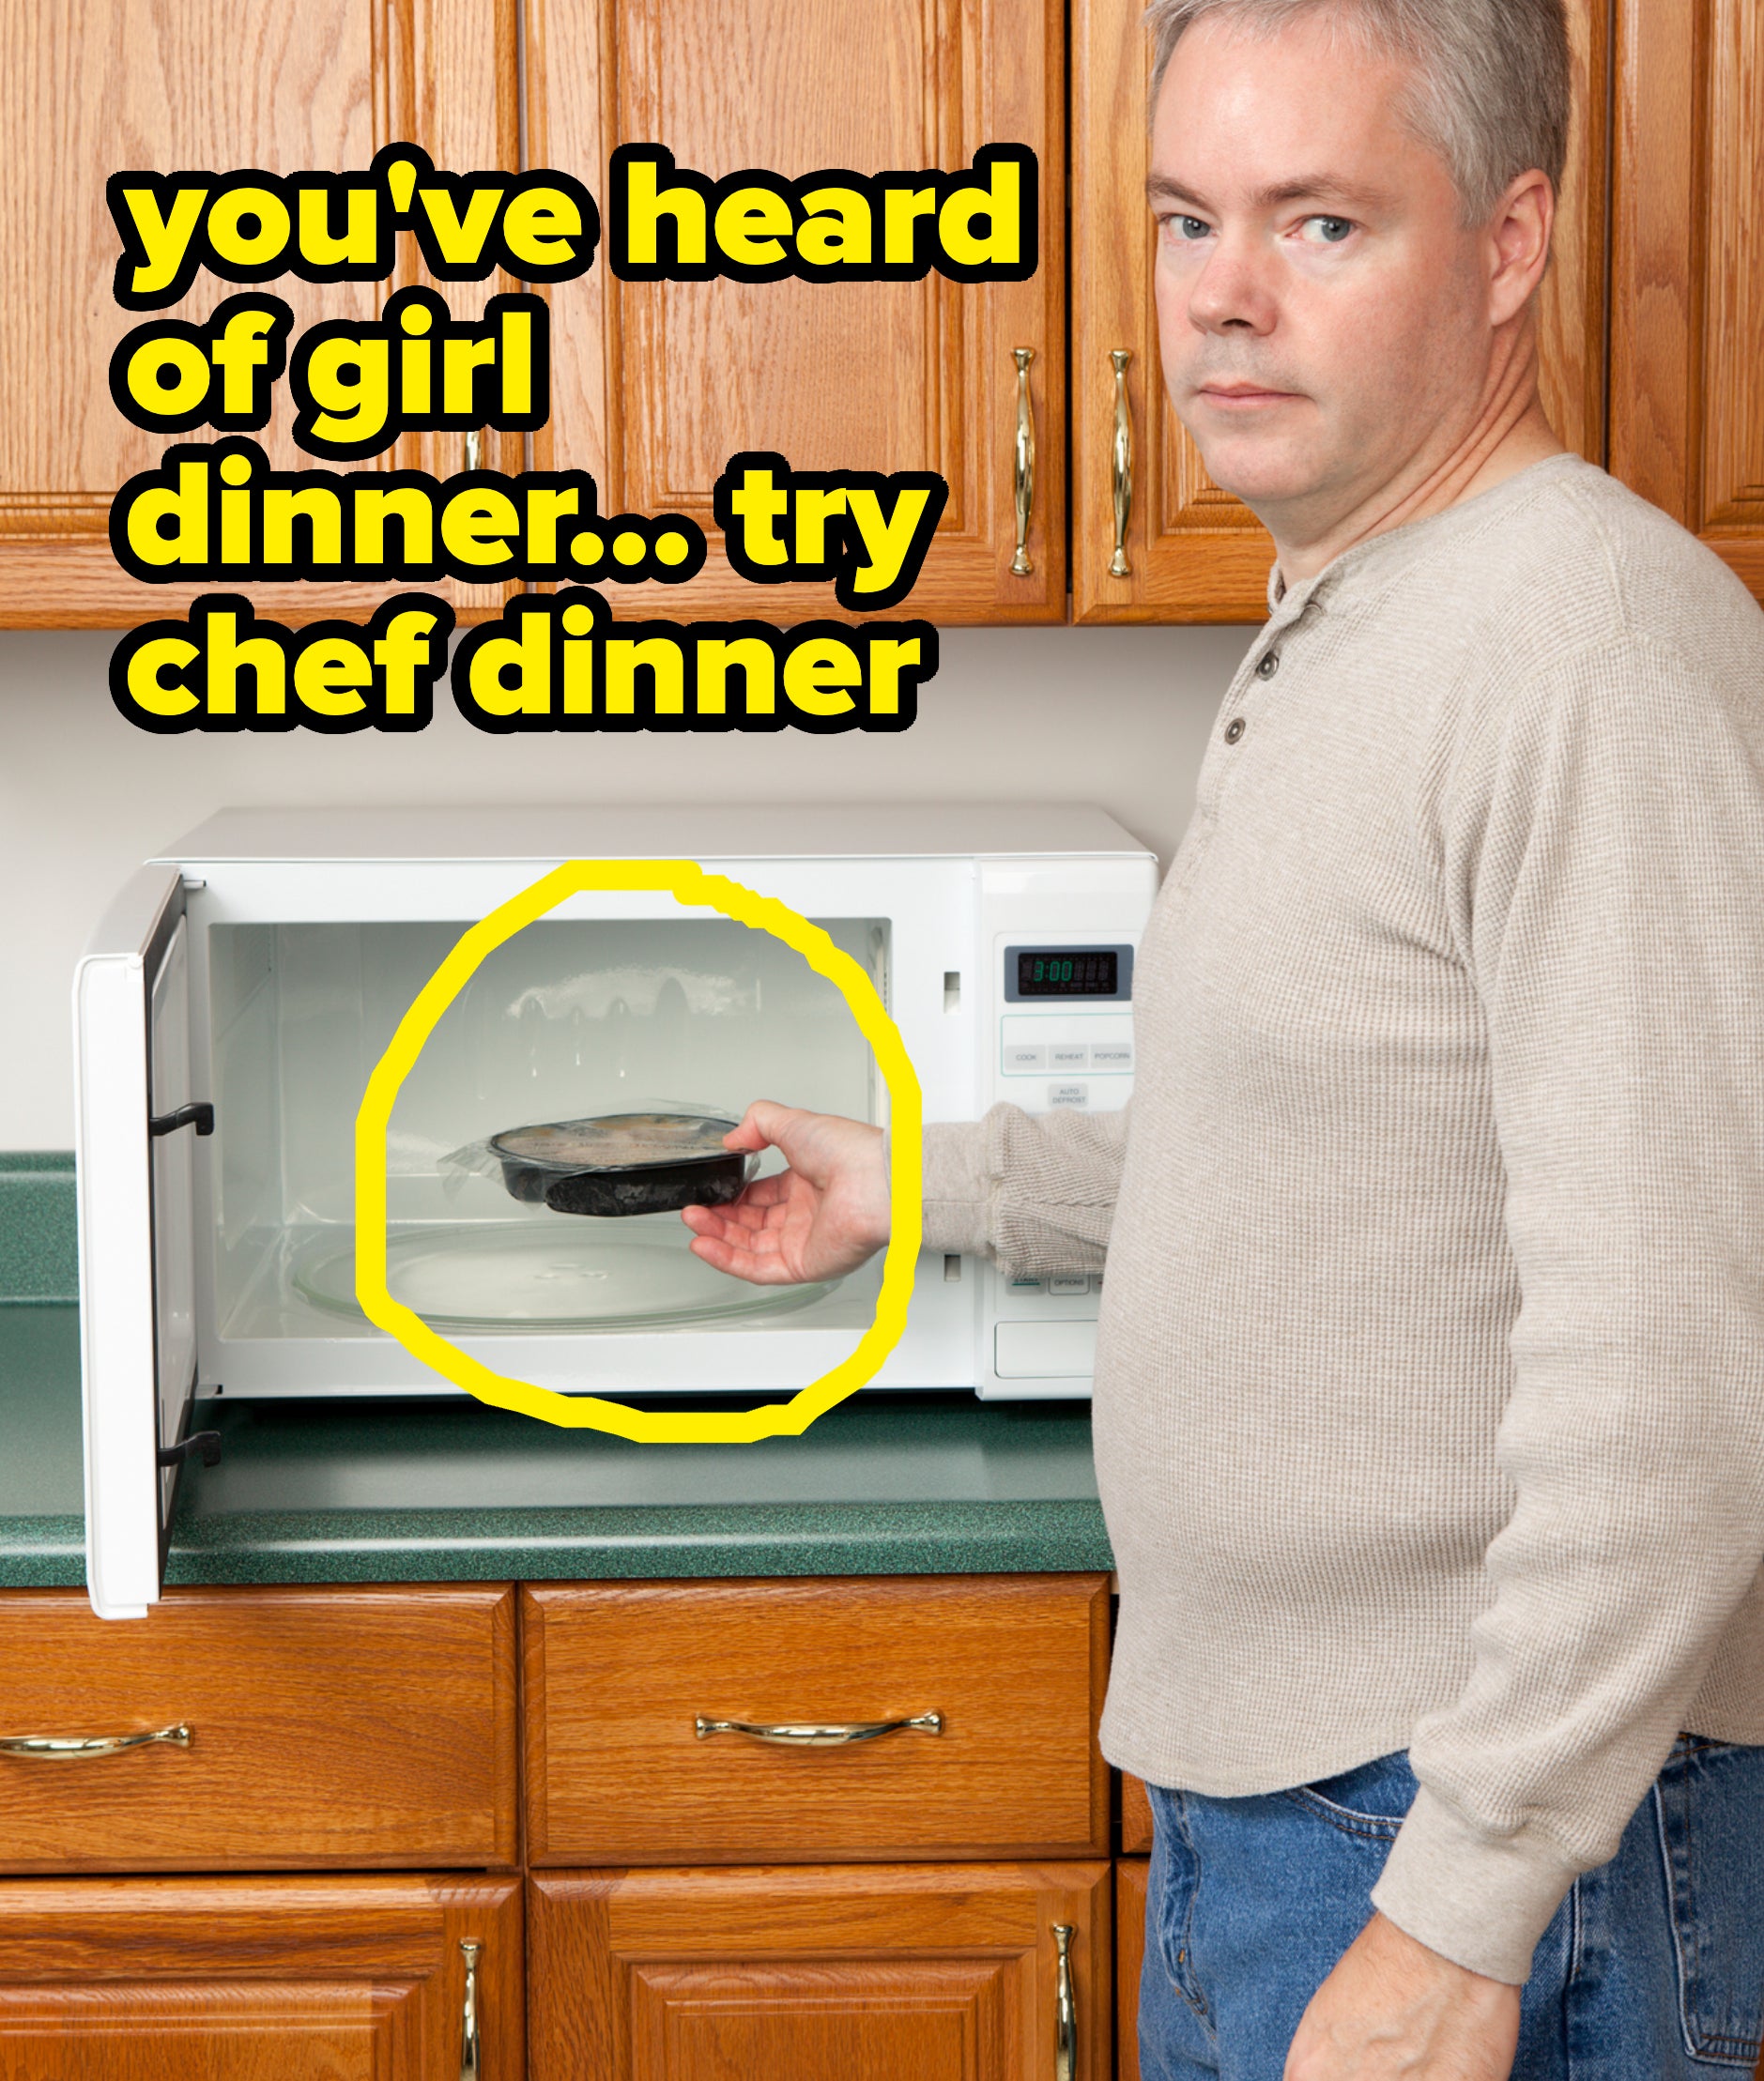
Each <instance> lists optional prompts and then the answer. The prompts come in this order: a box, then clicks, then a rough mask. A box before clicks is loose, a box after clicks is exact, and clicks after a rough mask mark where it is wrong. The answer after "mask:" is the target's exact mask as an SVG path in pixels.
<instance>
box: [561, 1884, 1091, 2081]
mask: <svg viewBox="0 0 1764 2081" xmlns="http://www.w3.org/2000/svg"><path fill="white" fill-rule="evenodd" d="M529 1889H530V1890H529V1896H528V1945H529V1960H530V1965H529V2003H528V2009H529V2025H530V2028H531V2033H532V2046H531V2065H530V2069H529V2072H530V2074H531V2081H577V2077H579V2076H582V2075H589V2074H591V2075H593V2076H594V2077H595V2081H749V2077H753V2081H758V2077H759V2076H763V2077H764V2081H1064V2076H1065V2075H1066V2073H1070V2074H1071V2076H1072V2081H1110V2072H1111V2068H1110V2032H1111V2023H1112V2015H1111V2011H1112V2006H1113V2000H1112V1996H1113V1984H1112V1975H1111V1972H1110V1942H1109V1937H1110V1930H1109V1922H1110V1873H1109V1867H1108V1866H1107V1865H1106V1864H1067V1863H1046V1864H869V1865H863V1866H851V1867H845V1868H832V1867H828V1866H824V1865H821V1866H816V1865H810V1866H804V1865H790V1866H780V1865H769V1866H762V1867H752V1866H745V1867H744V1866H735V1867H729V1866H723V1867H720V1868H717V1869H705V1868H699V1869H698V1870H694V1871H653V1870H645V1871H612V1872H608V1871H602V1872H547V1873H545V1874H543V1875H539V1876H535V1877H533V1878H532V1879H530V1880H529ZM1063 1931H1064V1932H1069V1935H1066V1936H1062V1934H1061V1933H1062V1932H1063Z"/></svg>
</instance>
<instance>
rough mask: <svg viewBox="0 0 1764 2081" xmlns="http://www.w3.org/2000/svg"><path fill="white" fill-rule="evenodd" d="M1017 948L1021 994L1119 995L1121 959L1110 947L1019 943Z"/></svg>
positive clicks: (1050, 995) (1021, 995) (1041, 995)
mask: <svg viewBox="0 0 1764 2081" xmlns="http://www.w3.org/2000/svg"><path fill="white" fill-rule="evenodd" d="M1016 951H1017V995H1018V996H1019V997H1020V998H1022V997H1118V996H1119V995H1120V962H1119V957H1118V956H1117V954H1116V952H1115V949H1114V948H1113V947H1085V948H1077V947H1072V948H1047V947H1019V948H1018V949H1017V950H1016Z"/></svg>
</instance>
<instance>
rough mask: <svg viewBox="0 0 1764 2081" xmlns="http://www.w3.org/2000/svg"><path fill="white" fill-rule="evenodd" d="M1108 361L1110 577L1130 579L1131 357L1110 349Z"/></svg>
mask: <svg viewBox="0 0 1764 2081" xmlns="http://www.w3.org/2000/svg"><path fill="white" fill-rule="evenodd" d="M1109 359H1110V360H1111V361H1112V362H1113V363H1114V446H1113V447H1112V450H1111V451H1110V456H1109V463H1110V474H1111V476H1112V478H1113V481H1114V555H1113V556H1112V558H1111V559H1109V575H1110V577H1112V578H1130V577H1131V576H1132V575H1133V574H1132V572H1131V571H1130V570H1128V568H1127V521H1128V519H1129V518H1130V517H1131V515H1132V512H1133V421H1132V418H1131V416H1130V415H1129V413H1128V411H1127V363H1128V362H1129V361H1130V360H1132V359H1133V357H1132V355H1131V354H1130V353H1129V352H1128V350H1127V348H1126V347H1111V348H1110V350H1109Z"/></svg>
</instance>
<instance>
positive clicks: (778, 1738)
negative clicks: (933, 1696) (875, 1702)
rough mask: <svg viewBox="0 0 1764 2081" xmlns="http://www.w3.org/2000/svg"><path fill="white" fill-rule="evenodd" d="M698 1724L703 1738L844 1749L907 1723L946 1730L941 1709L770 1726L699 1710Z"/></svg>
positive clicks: (896, 1730) (935, 1731)
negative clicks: (902, 1715) (738, 1737)
mask: <svg viewBox="0 0 1764 2081" xmlns="http://www.w3.org/2000/svg"><path fill="white" fill-rule="evenodd" d="M697 1725H698V1739H699V1740H700V1741H702V1740H703V1739H704V1738H705V1737H706V1736H707V1735H713V1734H739V1735H746V1736H747V1737H749V1738H750V1739H751V1740H754V1741H775V1742H776V1743H777V1745H778V1746H779V1747H780V1748H783V1749H844V1748H847V1747H849V1746H850V1744H851V1743H852V1742H853V1741H874V1740H875V1738H876V1737H877V1736H878V1735H885V1734H899V1733H900V1732H901V1731H902V1729H904V1728H908V1727H916V1728H917V1729H918V1731H919V1732H920V1733H921V1734H934V1735H940V1734H942V1733H943V1714H942V1713H941V1712H922V1713H919V1714H917V1715H916V1716H915V1717H914V1718H913V1719H912V1720H858V1721H846V1722H839V1721H834V1722H830V1723H827V1724H821V1723H818V1722H814V1721H804V1722H792V1723H787V1724H785V1725H783V1726H767V1725H765V1724H764V1723H762V1722H759V1721H752V1720H708V1719H706V1717H705V1716H704V1714H703V1713H699V1715H698V1721H697Z"/></svg>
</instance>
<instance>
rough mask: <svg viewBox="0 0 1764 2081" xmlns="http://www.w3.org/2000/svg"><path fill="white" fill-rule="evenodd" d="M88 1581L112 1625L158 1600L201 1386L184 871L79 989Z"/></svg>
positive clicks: (88, 963) (202, 1122)
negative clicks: (187, 1432)
mask: <svg viewBox="0 0 1764 2081" xmlns="http://www.w3.org/2000/svg"><path fill="white" fill-rule="evenodd" d="M73 1010H74V1033H75V1095H74V1123H75V1125H74V1132H75V1155H76V1163H77V1171H78V1184H79V1215H80V1356H81V1371H82V1378H83V1386H84V1428H85V1576H86V1587H87V1592H88V1594H89V1595H90V1598H91V1600H92V1608H93V1610H94V1611H95V1612H97V1613H98V1614H99V1616H100V1618H140V1617H144V1616H145V1615H146V1608H147V1606H148V1605H149V1604H152V1603H156V1602H157V1601H158V1599H159V1595H160V1585H161V1579H162V1573H163V1560H164V1552H165V1536H166V1528H167V1526H168V1524H169V1523H170V1521H171V1509H172V1496H173V1492H174V1490H175V1487H176V1478H177V1470H176V1465H171V1466H161V1463H160V1452H161V1446H175V1445H176V1444H177V1443H178V1442H179V1441H180V1439H181V1438H182V1436H183V1431H184V1426H185V1423H186V1421H187V1420H188V1415H189V1410H190V1402H191V1398H192V1394H193V1392H194V1388H195V1380H196V1338H195V1263H194V1260H195V1222H194V1182H195V1158H194V1154H193V1150H194V1140H195V1136H196V1134H197V1133H206V1132H207V1131H208V1129H209V1128H210V1127H211V1126H212V1124H213V1116H212V1114H211V1113H209V1112H207V1109H206V1108H204V1107H201V1106H197V1105H194V1104H193V1103H192V1096H193V1094H192V1091H191V1089H190V1081H191V1061H190V958H189V936H188V926H187V925H186V923H185V918H184V892H183V885H182V881H181V880H180V878H179V876H178V874H177V872H176V869H168V868H164V867H150V868H144V869H143V870H142V871H141V872H140V873H139V874H137V875H135V876H134V877H133V879H132V880H130V882H129V883H128V885H127V886H126V887H125V888H124V890H123V891H122V893H121V895H119V896H118V897H117V899H116V901H115V903H114V904H113V905H112V906H111V908H110V910H109V911H108V912H107V913H106V914H105V917H104V920H103V922H102V924H101V925H100V926H99V928H98V931H97V933H96V934H95V935H94V937H93V940H92V942H91V944H90V945H89V946H88V947H87V949H86V951H85V953H84V956H82V958H81V961H80V964H79V967H78V969H77V971H76V972H75V975H74V985H73Z"/></svg>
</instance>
